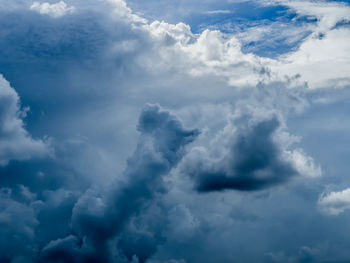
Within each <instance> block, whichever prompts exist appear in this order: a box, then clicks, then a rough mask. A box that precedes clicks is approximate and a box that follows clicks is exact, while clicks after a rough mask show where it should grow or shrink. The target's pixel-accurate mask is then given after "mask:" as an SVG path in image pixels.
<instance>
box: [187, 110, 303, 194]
mask: <svg viewBox="0 0 350 263" xmlns="http://www.w3.org/2000/svg"><path fill="white" fill-rule="evenodd" d="M245 118H247V119H245ZM249 118H251V117H249V116H243V117H242V118H241V119H243V123H242V122H241V123H239V122H236V123H235V124H236V125H237V127H235V128H236V129H237V130H236V132H235V135H234V136H232V138H231V139H230V140H229V141H228V145H226V146H225V148H223V149H221V151H222V152H224V153H221V155H224V156H223V157H220V158H217V159H215V158H211V157H209V159H208V160H201V158H203V157H202V156H201V154H197V155H195V157H191V155H190V156H189V160H190V162H188V163H185V166H184V172H185V173H188V174H189V175H190V176H191V177H192V178H193V179H194V181H195V184H196V186H195V187H196V189H197V190H198V191H199V192H211V191H221V190H226V189H234V190H240V191H253V190H261V189H265V188H268V187H271V186H273V185H276V184H279V183H281V182H284V181H286V180H288V179H289V178H290V177H292V176H294V175H297V174H298V172H297V171H296V169H295V168H294V167H293V165H292V164H291V163H290V162H288V161H286V160H284V158H283V155H282V147H281V146H280V145H279V144H278V142H276V141H274V138H273V136H274V134H275V133H276V130H277V129H278V128H279V126H280V122H279V120H278V119H277V117H271V118H267V119H262V120H259V121H258V122H256V123H254V124H253V125H245V124H244V122H249V121H251V120H250V119H249ZM235 124H234V125H235ZM231 128H232V129H234V128H233V127H231ZM198 158H199V159H198Z"/></svg>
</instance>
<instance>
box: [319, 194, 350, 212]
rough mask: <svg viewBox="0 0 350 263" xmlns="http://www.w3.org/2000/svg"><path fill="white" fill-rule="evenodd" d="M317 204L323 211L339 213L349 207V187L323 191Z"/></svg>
mask: <svg viewBox="0 0 350 263" xmlns="http://www.w3.org/2000/svg"><path fill="white" fill-rule="evenodd" d="M318 204H319V207H320V209H321V210H322V211H323V212H325V213H327V214H330V215H339V214H341V213H343V212H344V211H345V210H347V209H350V188H347V189H345V190H343V191H340V192H330V193H323V194H322V195H321V197H320V199H319V201H318Z"/></svg>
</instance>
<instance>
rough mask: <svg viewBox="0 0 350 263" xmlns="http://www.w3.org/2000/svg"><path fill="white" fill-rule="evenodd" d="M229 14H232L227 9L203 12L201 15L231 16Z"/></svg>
mask: <svg viewBox="0 0 350 263" xmlns="http://www.w3.org/2000/svg"><path fill="white" fill-rule="evenodd" d="M231 13H232V12H231V11H230V10H227V9H218V10H209V11H205V12H203V14H206V15H220V14H231Z"/></svg>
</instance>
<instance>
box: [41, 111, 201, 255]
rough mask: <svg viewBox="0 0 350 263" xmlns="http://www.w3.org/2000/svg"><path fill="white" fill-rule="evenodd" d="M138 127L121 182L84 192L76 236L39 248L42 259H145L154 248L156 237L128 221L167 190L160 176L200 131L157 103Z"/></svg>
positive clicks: (78, 206)
mask: <svg viewBox="0 0 350 263" xmlns="http://www.w3.org/2000/svg"><path fill="white" fill-rule="evenodd" d="M138 130H139V131H140V132H141V136H140V139H139V141H138V144H137V148H136V150H135V152H134V154H133V155H132V156H131V157H130V158H129V160H128V164H127V167H126V169H125V172H124V176H123V178H124V180H123V181H120V180H118V181H117V182H115V183H113V184H112V185H111V186H110V187H109V188H108V189H107V190H104V191H102V192H101V191H98V190H97V189H90V190H88V191H87V192H86V193H85V194H84V195H83V196H82V197H81V198H80V199H79V200H78V202H77V204H76V205H75V207H74V209H73V215H72V228H73V232H74V233H76V236H75V237H68V238H66V239H62V240H57V241H52V242H51V243H50V244H49V245H48V246H47V247H46V248H45V249H44V250H43V254H42V257H43V259H44V260H47V261H52V262H56V261H60V260H65V258H66V257H67V255H69V256H70V258H75V257H76V255H77V254H78V255H80V256H78V258H80V259H76V261H72V262H80V261H82V262H124V261H125V262H128V261H131V260H133V258H135V256H136V257H137V258H138V260H139V262H145V260H146V259H147V258H149V257H150V256H151V255H152V254H153V253H154V252H155V250H156V246H157V242H158V240H157V236H154V235H155V234H154V233H153V234H152V233H149V234H147V233H143V232H142V231H140V230H139V231H140V232H139V231H136V232H135V231H134V234H133V233H132V232H130V231H129V230H130V229H129V230H128V228H129V225H130V224H131V222H132V220H134V219H135V217H136V218H137V217H138V216H139V215H140V213H141V211H143V210H145V209H147V207H148V206H149V205H150V204H151V203H152V200H154V199H155V198H156V197H157V196H158V195H161V194H162V193H164V192H165V191H166V188H165V185H164V183H163V179H162V176H164V175H166V174H167V173H168V172H169V171H170V170H171V169H172V168H173V167H174V166H175V165H176V164H177V163H178V162H179V161H180V160H181V158H182V156H183V154H184V147H185V146H186V145H187V144H188V143H190V142H192V141H193V140H194V139H195V138H196V136H197V135H198V131H196V130H186V129H184V128H183V125H182V123H181V122H180V121H179V120H178V119H177V118H176V117H175V116H174V115H172V114H171V113H169V112H168V111H165V110H162V109H161V108H160V107H159V106H158V105H147V106H145V108H144V109H143V111H142V113H141V115H140V119H139V124H138ZM128 233H129V234H128ZM67 244H76V245H74V246H71V245H67ZM77 244H80V245H79V246H78V245H77ZM76 247H78V248H79V249H74V248H76ZM65 248H69V249H68V250H67V249H65ZM117 258H119V259H117ZM72 260H73V259H72ZM74 260H75V259H74Z"/></svg>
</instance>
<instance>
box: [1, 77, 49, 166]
mask: <svg viewBox="0 0 350 263" xmlns="http://www.w3.org/2000/svg"><path fill="white" fill-rule="evenodd" d="M23 115H25V112H23V111H22V112H21V111H20V109H19V97H18V95H17V93H16V91H15V90H14V89H13V88H11V87H10V84H9V83H8V82H7V81H6V80H5V79H4V78H3V77H2V76H1V75H0V165H6V164H7V163H8V162H9V161H10V160H26V159H30V158H32V157H43V156H46V155H49V154H50V152H51V150H50V147H49V145H48V144H47V143H46V142H43V141H41V140H35V139H33V138H31V136H30V135H29V134H28V132H27V131H26V130H25V128H24V124H23V120H22V118H21V116H23Z"/></svg>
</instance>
